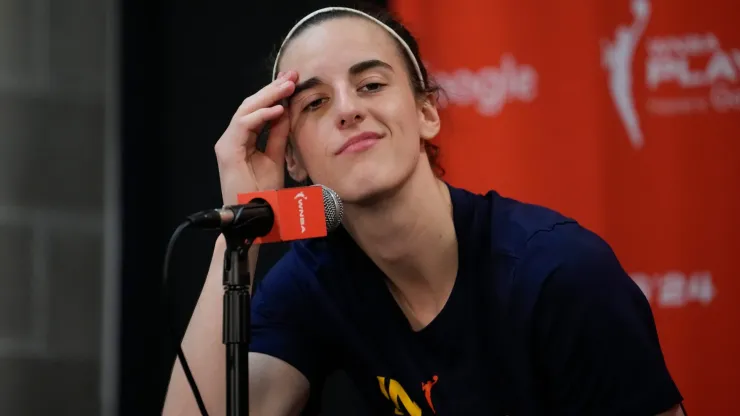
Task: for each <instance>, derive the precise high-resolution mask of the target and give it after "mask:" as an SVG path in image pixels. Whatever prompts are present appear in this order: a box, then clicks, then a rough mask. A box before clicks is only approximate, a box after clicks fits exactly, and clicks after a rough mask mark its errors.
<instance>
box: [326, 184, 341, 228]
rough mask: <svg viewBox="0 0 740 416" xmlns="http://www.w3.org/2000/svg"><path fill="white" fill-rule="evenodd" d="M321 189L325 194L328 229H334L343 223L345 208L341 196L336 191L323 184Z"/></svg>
mask: <svg viewBox="0 0 740 416" xmlns="http://www.w3.org/2000/svg"><path fill="white" fill-rule="evenodd" d="M321 190H322V191H323V194H324V212H325V213H326V229H327V230H328V231H334V230H336V229H337V227H339V225H340V224H341V223H342V216H344V208H343V207H342V200H341V199H340V198H339V195H337V193H336V192H334V191H333V190H331V189H329V188H327V187H326V186H324V185H321Z"/></svg>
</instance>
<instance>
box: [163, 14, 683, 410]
mask: <svg viewBox="0 0 740 416" xmlns="http://www.w3.org/2000/svg"><path fill="white" fill-rule="evenodd" d="M375 16H376V17H371V16H370V15H369V14H364V13H363V12H359V11H357V10H350V9H339V8H330V9H322V10H320V11H317V12H315V13H313V14H311V15H309V16H307V17H306V18H305V19H303V20H302V21H300V22H299V23H298V24H297V25H296V26H295V27H294V29H293V30H292V31H291V32H290V33H289V34H288V36H287V37H286V39H285V42H284V43H283V45H282V48H281V49H280V52H279V53H278V56H277V57H276V60H275V74H274V78H275V80H274V82H273V83H271V84H270V85H268V86H266V87H265V88H264V89H262V90H261V91H259V92H257V93H256V94H255V95H253V96H251V97H249V98H247V99H246V100H245V101H244V102H243V104H242V105H241V107H240V108H239V109H238V110H237V112H236V114H235V115H234V118H233V120H232V123H231V125H230V126H229V127H228V129H227V130H226V132H225V133H224V135H223V136H222V137H221V139H219V141H218V143H217V145H216V154H217V157H218V163H219V169H220V175H221V187H222V193H223V198H224V203H226V204H231V203H235V198H236V195H237V193H241V192H251V191H256V190H264V189H274V188H279V187H281V186H282V185H283V171H284V168H285V167H287V171H288V172H289V173H290V175H291V176H292V178H293V179H295V180H297V181H303V180H306V179H307V178H309V177H310V178H311V180H312V181H313V182H315V183H321V184H323V185H326V186H328V187H329V188H332V189H334V190H335V191H336V192H337V193H338V194H339V195H340V197H341V198H342V200H343V201H344V210H345V215H344V222H343V227H341V228H340V229H339V230H338V231H336V232H334V233H332V234H331V235H330V236H329V237H327V238H324V239H320V240H314V241H305V242H299V243H296V244H294V245H293V246H292V249H291V250H290V251H289V253H287V254H286V255H285V257H284V258H283V259H282V260H281V261H280V262H278V264H277V265H275V266H274V267H273V268H272V270H271V271H270V273H269V274H268V275H267V276H266V277H265V279H264V281H263V283H262V285H261V286H260V289H259V290H258V291H257V292H256V294H255V296H254V300H253V312H252V325H253V327H252V343H251V351H252V352H251V353H250V357H249V366H250V413H254V414H259V415H294V414H298V413H300V411H301V409H302V408H303V407H304V406H305V404H306V402H307V399H308V397H309V390H310V389H311V388H312V387H313V388H314V389H316V388H317V386H320V385H321V382H322V380H323V379H324V377H325V376H326V375H327V373H329V372H330V371H332V370H334V369H337V368H341V369H344V370H345V371H346V372H347V373H348V374H349V376H350V377H351V378H352V380H353V381H354V382H355V384H356V387H357V388H358V390H359V391H360V392H361V393H362V395H363V397H364V398H365V400H366V403H367V408H368V409H371V410H372V414H408V415H430V414H441V415H463V414H492V415H504V414H510V415H525V414H526V415H530V414H574V415H575V414H577V415H586V414H599V415H606V414H609V415H612V414H613V415H617V414H619V415H656V414H670V415H677V414H682V412H681V410H680V408H679V404H680V403H681V401H682V397H681V395H680V393H679V392H678V389H677V388H676V386H675V384H674V382H673V381H672V379H671V376H670V375H669V373H668V370H667V369H666V366H665V363H664V360H663V356H662V353H661V349H660V345H659V342H658V339H657V334H656V330H655V326H654V322H653V318H652V315H651V311H650V307H649V305H648V303H647V301H646V299H645V297H644V296H643V295H642V293H641V292H640V290H639V289H638V287H637V286H636V285H635V284H634V283H633V282H632V280H631V279H630V278H629V277H628V276H627V274H626V273H625V272H624V270H623V269H622V268H621V266H620V264H619V262H618V261H617V259H616V258H615V256H614V254H613V252H612V250H611V249H610V247H609V246H608V245H607V244H606V243H605V242H604V241H603V240H601V239H600V238H599V237H598V236H596V235H595V234H593V233H591V232H589V231H588V230H586V229H584V228H583V227H581V226H579V225H578V224H577V223H576V222H575V221H574V220H572V219H569V218H566V217H563V216H561V215H559V214H558V213H556V212H553V211H551V210H548V209H546V208H543V207H538V206H534V205H528V204H523V203H520V202H517V201H514V200H511V199H508V198H505V197H502V196H500V195H498V194H497V193H495V192H490V193H488V194H487V195H485V196H482V195H475V194H472V193H470V192H467V191H465V190H463V189H458V188H455V187H452V186H449V185H447V184H446V183H445V182H443V181H441V180H440V179H439V178H438V177H437V176H436V175H435V169H434V168H435V160H434V156H435V155H436V153H435V152H434V148H433V147H431V146H430V145H429V140H431V139H432V138H434V137H435V136H436V135H437V133H438V132H439V130H440V127H441V126H440V119H439V114H438V111H437V106H436V100H435V92H436V91H435V89H434V88H433V86H432V85H431V84H430V80H429V79H428V77H427V74H426V70H425V68H424V65H423V63H422V60H421V59H420V57H419V51H418V47H417V45H416V42H415V40H414V39H413V37H412V36H411V35H410V34H409V33H408V32H407V30H406V29H405V28H404V27H403V26H401V25H400V24H399V23H398V22H397V21H395V20H393V19H392V18H391V17H390V16H388V15H385V14H382V13H381V14H375ZM276 103H280V104H276ZM265 123H271V132H270V135H269V138H268V142H267V148H266V150H265V152H264V153H262V152H259V151H256V150H255V142H256V135H257V133H258V132H259V131H260V130H261V128H262V126H263V125H264V124H265ZM471 151H475V150H474V149H471ZM223 250H224V245H223V241H221V240H219V242H218V243H217V244H216V248H215V251H214V255H213V262H212V267H211V271H210V273H209V276H208V278H207V282H206V286H205V288H204V291H203V294H202V295H201V299H200V301H199V302H198V305H197V307H196V310H195V313H194V315H193V318H192V320H191V322H190V326H189V328H188V331H187V333H186V335H185V339H184V340H183V350H184V352H185V354H186V356H187V357H189V359H190V361H189V363H190V365H191V366H192V370H193V375H194V377H195V380H196V381H197V382H198V386H199V388H200V389H201V392H202V395H203V396H204V400H205V403H206V406H207V408H208V409H209V411H210V412H211V413H212V414H223V413H224V407H223V406H224V397H225V381H224V379H225V376H224V375H225V370H224V358H223V357H224V350H223V345H222V344H221V332H220V331H221V313H222V306H221V296H222V293H223V292H222V288H221V263H222V254H223ZM250 254H251V255H252V259H251V260H250V262H252V263H253V261H254V256H255V255H256V251H255V249H253V251H252V253H250ZM354 413H356V412H355V411H354V410H353V409H348V411H347V414H354ZM165 414H178V415H180V414H197V408H196V405H195V401H194V399H193V397H192V394H191V393H190V389H189V387H188V385H187V383H186V381H185V378H184V376H183V373H182V369H181V367H180V366H179V364H176V366H175V368H174V371H173V376H172V381H171V385H170V390H169V393H168V398H167V402H166V404H165Z"/></svg>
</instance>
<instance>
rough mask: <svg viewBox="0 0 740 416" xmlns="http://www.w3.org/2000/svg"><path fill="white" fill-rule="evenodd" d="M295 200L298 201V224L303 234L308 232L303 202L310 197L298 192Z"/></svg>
mask: <svg viewBox="0 0 740 416" xmlns="http://www.w3.org/2000/svg"><path fill="white" fill-rule="evenodd" d="M293 199H297V200H298V222H299V223H300V224H301V234H303V233H305V232H306V216H305V214H304V212H305V211H304V209H303V200H304V199H308V197H307V196H306V194H304V193H303V192H298V193H297V194H296V195H295V196H294V197H293Z"/></svg>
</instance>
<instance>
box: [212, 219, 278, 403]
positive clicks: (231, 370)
mask: <svg viewBox="0 0 740 416" xmlns="http://www.w3.org/2000/svg"><path fill="white" fill-rule="evenodd" d="M241 213H242V212H241V211H240V212H237V213H236V216H237V217H238V216H239V215H240V214H241ZM269 216H270V217H271V216H272V215H271V214H270V215H269ZM253 219H255V220H256V219H261V218H253ZM234 223H236V224H239V225H237V226H231V225H227V226H225V227H222V233H223V235H224V237H225V238H226V252H225V253H224V268H223V269H224V275H223V285H224V306H223V309H224V315H223V343H224V344H225V345H226V415H227V416H241V415H247V414H249V366H248V364H249V342H250V336H249V335H250V327H251V323H250V313H251V306H250V300H251V298H250V287H251V279H250V275H249V262H248V261H247V253H248V252H249V248H250V247H251V246H252V242H253V241H254V239H255V238H257V237H259V236H264V235H266V234H267V233H268V232H269V231H270V228H272V221H254V222H253V221H246V222H245V223H239V222H236V221H235V222H234Z"/></svg>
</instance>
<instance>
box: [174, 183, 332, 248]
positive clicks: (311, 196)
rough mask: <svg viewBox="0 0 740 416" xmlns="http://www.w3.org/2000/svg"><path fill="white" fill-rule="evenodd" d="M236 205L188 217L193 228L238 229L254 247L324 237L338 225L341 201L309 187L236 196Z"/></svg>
mask: <svg viewBox="0 0 740 416" xmlns="http://www.w3.org/2000/svg"><path fill="white" fill-rule="evenodd" d="M237 202H238V205H230V206H224V207H223V208H220V209H210V210H205V211H201V212H198V213H195V214H193V215H190V216H188V217H187V218H188V221H189V222H190V225H191V226H192V227H195V228H212V229H214V228H220V229H241V230H242V231H245V232H246V233H247V235H246V237H247V238H250V239H253V240H254V243H255V244H260V243H273V242H278V241H290V240H299V239H307V238H317V237H325V236H326V235H327V233H328V232H330V231H333V230H335V229H336V228H337V227H339V225H340V224H341V222H342V216H343V215H344V209H343V207H342V201H341V199H340V198H339V195H337V193H336V192H334V191H333V190H331V189H329V188H327V187H325V186H323V185H312V186H304V187H297V188H286V189H280V190H271V191H262V192H250V193H246V194H239V195H237Z"/></svg>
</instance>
